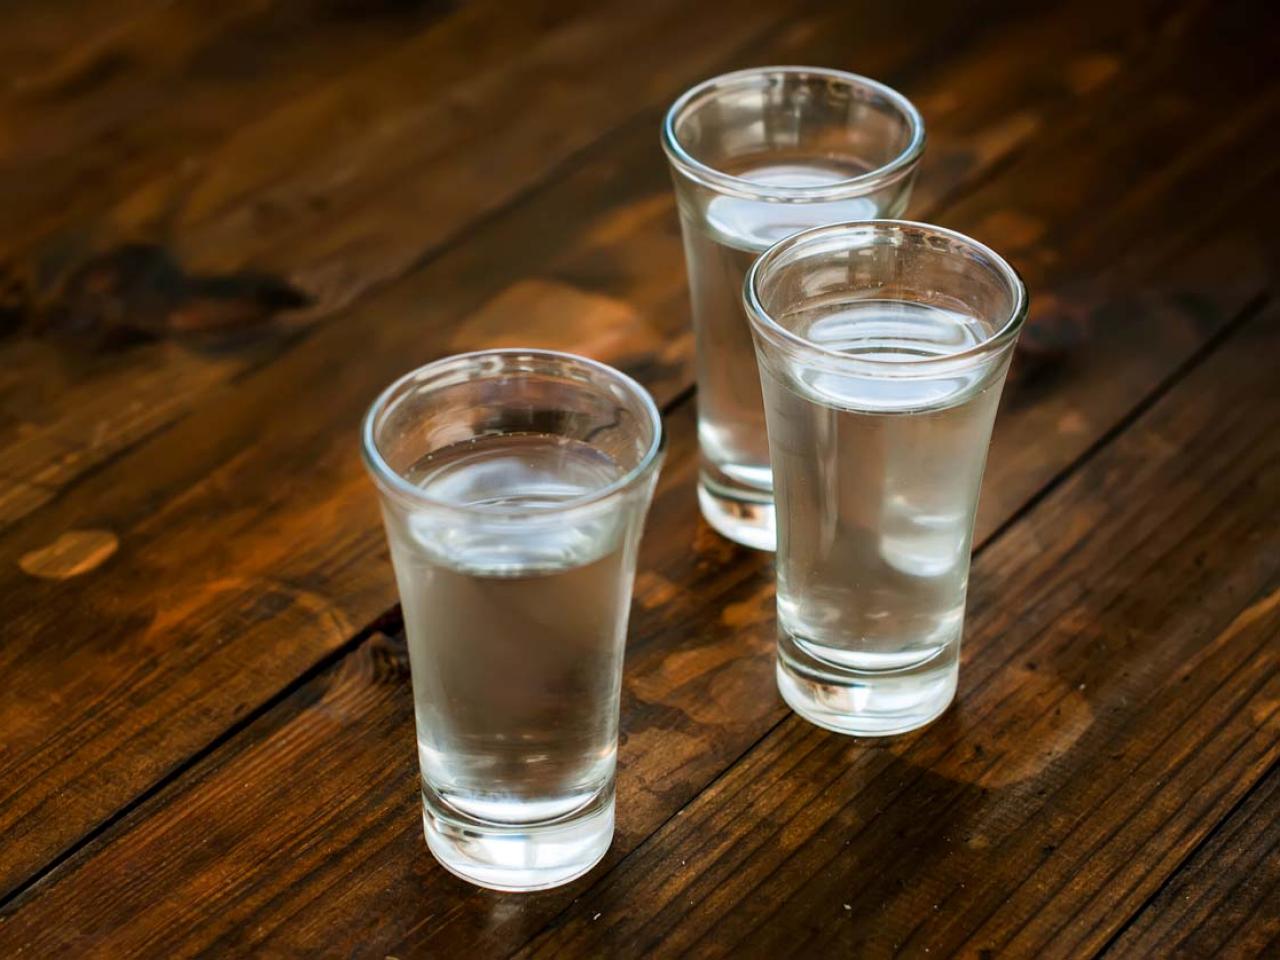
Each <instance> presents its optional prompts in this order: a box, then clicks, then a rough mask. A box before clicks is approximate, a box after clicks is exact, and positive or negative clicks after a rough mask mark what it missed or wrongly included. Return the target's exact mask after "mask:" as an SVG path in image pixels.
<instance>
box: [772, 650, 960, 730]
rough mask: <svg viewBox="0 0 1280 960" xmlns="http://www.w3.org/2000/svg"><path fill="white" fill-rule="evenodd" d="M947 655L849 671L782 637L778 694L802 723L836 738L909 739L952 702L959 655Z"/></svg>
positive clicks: (957, 674) (951, 653)
mask: <svg viewBox="0 0 1280 960" xmlns="http://www.w3.org/2000/svg"><path fill="white" fill-rule="evenodd" d="M956 646H957V647H958V644H957V645H956ZM948 653H949V654H950V655H948V656H934V657H930V658H928V660H927V661H925V662H924V663H922V664H920V665H919V666H917V667H907V668H903V669H897V670H884V671H864V670H852V669H848V668H844V667H840V666H837V665H835V664H832V663H829V662H827V661H824V660H819V659H817V658H816V657H814V656H812V655H810V654H809V653H808V652H807V651H806V650H804V649H803V648H802V647H800V646H799V645H797V643H796V642H795V640H794V639H793V638H792V637H790V636H789V635H787V634H786V632H785V631H781V632H780V635H779V638H778V669H777V676H778V692H779V693H781V694H782V699H783V700H785V701H786V703H787V706H789V707H790V708H791V709H792V710H794V711H795V712H796V713H798V714H799V715H800V716H802V717H804V719H806V720H808V721H809V722H810V723H813V724H816V725H818V726H820V727H824V728H826V729H827V730H834V731H835V732H836V733H844V734H849V735H850V736H857V737H888V736H892V735H894V734H899V733H907V732H909V731H911V730H918V729H919V728H920V727H923V726H925V725H926V724H927V723H929V722H931V721H933V720H935V719H937V718H938V717H939V716H941V715H942V714H943V713H944V712H945V711H946V709H947V707H948V706H950V705H951V701H952V700H953V699H954V698H955V694H956V682H957V680H958V678H959V675H960V662H959V658H958V656H956V654H957V653H958V649H956V650H952V651H948Z"/></svg>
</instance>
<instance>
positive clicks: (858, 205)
mask: <svg viewBox="0 0 1280 960" xmlns="http://www.w3.org/2000/svg"><path fill="white" fill-rule="evenodd" d="M727 172H730V173H733V174H734V175H735V176H738V177H742V178H744V179H748V180H752V181H754V182H756V183H759V184H761V185H762V186H815V185H821V184H828V183H834V182H837V181H840V180H847V179H849V178H850V177H854V176H858V175H860V174H862V173H865V172H866V167H865V166H864V165H861V164H857V163H854V162H848V163H841V162H838V161H833V160H831V159H827V158H822V159H816V158H798V159H790V160H788V162H786V163H777V162H772V163H768V164H756V165H747V166H742V167H739V168H737V169H733V170H729V171H727ZM905 200H906V194H905V190H903V189H901V188H899V189H898V190H897V191H896V192H894V193H893V194H892V195H886V194H878V195H876V196H863V197H852V198H845V199H841V200H835V201H829V202H823V203H799V202H786V203H776V202H767V201H763V200H754V199H750V198H744V197H735V196H724V195H717V196H713V197H711V198H710V200H709V201H708V202H707V203H706V205H705V207H702V208H700V209H698V208H695V209H686V208H685V207H684V206H682V215H683V217H684V237H685V259H686V263H687V265H688V271H689V286H690V295H691V298H692V302H693V317H694V333H695V338H696V346H697V378H698V394H697V396H698V438H699V443H700V446H701V449H702V456H703V478H704V483H706V484H708V485H709V486H711V487H712V488H714V489H715V490H716V491H717V493H719V494H721V495H724V496H728V497H730V498H733V497H735V496H736V497H740V498H742V499H747V500H749V499H753V498H754V499H759V498H761V497H763V498H765V499H766V500H767V499H768V496H769V494H770V492H771V491H772V489H773V483H772V476H771V472H770V469H769V450H768V441H767V439H766V435H765V420H764V405H763V402H762V400H761V396H760V380H759V376H758V374H757V371H756V359H755V347H754V345H753V343H752V339H751V330H750V326H749V325H748V321H747V318H746V314H745V312H744V311H743V307H742V285H743V281H744V279H745V278H746V274H747V270H748V268H749V267H750V266H751V264H752V263H753V262H754V260H755V259H756V257H757V256H759V255H760V253H762V252H763V251H764V250H766V249H768V248H769V247H770V246H772V245H773V244H774V243H775V242H776V241H778V240H781V239H782V238H783V237H787V236H790V235H791V234H793V233H795V232H797V231H799V230H804V229H807V228H809V227H814V226H820V225H822V224H827V223H834V222H837V221H841V220H862V219H867V218H870V217H876V216H896V215H897V214H899V213H900V212H901V208H902V206H904V205H905Z"/></svg>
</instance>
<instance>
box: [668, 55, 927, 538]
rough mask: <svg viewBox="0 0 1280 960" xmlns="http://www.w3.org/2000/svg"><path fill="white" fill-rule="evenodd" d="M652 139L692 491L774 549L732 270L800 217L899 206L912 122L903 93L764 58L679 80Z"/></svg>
mask: <svg viewBox="0 0 1280 960" xmlns="http://www.w3.org/2000/svg"><path fill="white" fill-rule="evenodd" d="M662 142H663V147H664V149H665V150H666V153H667V157H668V159H669V160H670V161H671V171H672V179H673V181H674V183H675V191H676V199H677V201H678V206H679V210H680V225H681V229H682V230H683V233H684V248H685V261H686V265H687V267H688V273H689V291H690V296H691V299H692V301H693V323H694V336H695V341H696V348H697V349H696V353H697V358H696V362H697V380H698V442H699V445H700V447H701V451H702V468H701V475H700V482H699V485H698V502H699V504H700V505H701V508H702V513H703V516H705V517H706V519H707V522H708V523H710V524H711V526H713V527H714V528H715V529H716V530H718V531H719V532H720V533H722V534H724V535H725V536H726V537H728V538H729V539H731V540H734V541H736V542H738V543H741V544H745V545H746V546H749V547H755V548H757V549H762V550H772V549H773V548H774V516H773V481H772V477H771V475H770V470H769V449H768V444H767V442H766V440H765V427H764V408H763V404H762V402H761V399H760V382H759V378H758V377H757V375H756V369H755V351H754V350H753V348H752V346H751V334H750V330H749V327H748V325H747V321H746V318H745V317H744V316H743V314H742V282H743V278H744V277H745V276H746V273H747V268H748V267H750V266H751V263H752V261H754V260H755V258H756V257H757V256H759V254H760V253H762V252H763V251H764V250H766V249H768V248H769V247H770V246H771V245H772V244H773V243H775V242H776V241H778V240H780V239H782V238H783V237H785V236H788V235H789V234H792V233H795V232H796V231H798V230H803V229H805V228H807V227H814V226H819V225H821V224H826V223H835V222H838V221H843V220H859V219H867V218H871V217H882V216H883V217H896V216H901V215H902V213H903V211H904V210H905V209H906V205H907V199H908V196H909V194H910V192H911V184H912V181H913V180H914V179H915V172H916V166H917V164H918V163H919V160H920V155H921V153H922V152H923V150H924V123H923V121H922V120H921V119H920V114H919V113H918V112H917V110H916V109H915V107H913V106H912V105H911V102H910V101H909V100H907V99H906V97H904V96H902V95H901V94H899V93H897V92H896V91H894V90H891V89H890V88H888V87H886V86H884V85H883V84H880V83H876V82H875V81H874V80H868V79H866V78H865V77H859V76H857V75H855V74H852V73H844V72H842V71H839V70H826V69H820V68H816V67H762V68H759V69H754V70H743V71H740V72H738V73H728V74H725V75H724V76H720V77H716V78H714V79H712V80H708V81H706V82H705V83H702V84H700V85H699V86H696V87H694V88H693V89H691V90H689V91H688V92H687V93H685V94H684V95H683V96H682V97H680V99H678V100H677V101H676V102H675V103H674V104H673V105H672V107H671V109H670V110H669V111H668V113H667V117H666V122H665V124H664V125H663V138H662Z"/></svg>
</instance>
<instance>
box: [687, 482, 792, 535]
mask: <svg viewBox="0 0 1280 960" xmlns="http://www.w3.org/2000/svg"><path fill="white" fill-rule="evenodd" d="M698 506H699V507H700V508H701V510H702V516H703V517H704V518H705V519H706V521H707V523H709V524H710V525H711V527H712V529H714V530H715V531H716V532H717V533H719V534H720V535H721V536H723V537H728V538H729V539H730V540H732V541H733V542H734V543H740V544H742V545H743V546H744V547H750V548H751V549H753V550H768V551H773V550H776V549H777V533H776V528H775V526H774V522H775V521H774V509H773V500H772V499H771V498H770V497H769V495H768V494H763V493H760V492H759V491H755V490H748V489H747V488H743V489H742V490H732V489H730V488H728V487H726V486H725V485H723V484H719V483H710V482H708V479H707V477H706V475H705V474H704V475H703V477H702V478H701V479H700V480H699V482H698Z"/></svg>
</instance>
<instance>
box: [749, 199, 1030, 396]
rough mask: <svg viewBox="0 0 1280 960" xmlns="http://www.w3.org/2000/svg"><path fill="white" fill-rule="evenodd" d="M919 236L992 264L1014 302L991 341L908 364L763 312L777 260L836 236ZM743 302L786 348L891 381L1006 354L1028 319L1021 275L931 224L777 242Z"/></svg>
mask: <svg viewBox="0 0 1280 960" xmlns="http://www.w3.org/2000/svg"><path fill="white" fill-rule="evenodd" d="M903 230H906V231H918V232H920V233H923V234H926V235H928V236H932V237H940V238H943V239H946V240H948V241H951V242H952V243H955V244H957V245H959V246H961V247H964V248H967V249H968V250H969V251H971V252H973V253H977V254H979V255H980V256H981V257H983V258H984V259H986V260H987V261H989V262H990V264H991V266H992V267H993V268H994V270H995V272H996V273H997V274H998V275H999V277H1000V278H1001V279H1002V280H1003V281H1004V282H1005V284H1006V285H1007V287H1008V289H1009V291H1010V294H1011V298H1012V300H1013V303H1012V305H1011V306H1010V309H1009V315H1008V316H1007V317H1005V318H1004V319H1003V321H1002V322H1001V323H1000V324H999V326H997V327H996V329H995V330H994V331H993V332H992V334H991V335H990V336H989V337H986V338H985V339H984V340H982V341H981V342H980V343H976V344H974V345H973V346H971V347H968V348H967V349H965V350H960V351H958V352H956V353H949V354H945V355H943V356H937V357H912V358H908V359H905V360H885V359H879V358H876V357H873V356H852V355H850V354H848V353H844V352H843V351H840V350H834V349H832V348H830V347H826V346H823V345H822V344H819V343H815V342H814V341H812V340H810V339H808V338H807V337H803V336H801V335H800V334H798V333H796V332H794V331H792V330H788V329H787V328H786V327H784V326H783V325H782V324H781V323H779V322H778V321H777V320H776V319H774V317H773V316H772V315H771V314H770V313H769V311H768V310H767V309H765V306H764V303H763V302H762V299H761V297H760V281H761V277H762V276H764V274H765V272H766V271H767V270H768V269H769V267H771V266H772V265H773V264H774V262H775V261H777V260H778V258H779V257H782V256H784V255H785V254H787V253H788V252H790V251H792V250H794V249H796V248H797V247H803V246H808V245H814V246H818V245H821V244H822V243H823V241H829V240H830V239H831V238H833V237H839V236H846V235H849V234H853V233H870V234H876V233H886V232H890V231H903ZM742 300H743V305H744V307H745V308H746V312H747V316H748V317H749V318H750V321H751V325H752V327H753V328H754V329H755V330H758V331H759V332H761V333H763V334H764V335H765V336H767V337H769V338H771V339H773V340H775V341H778V342H781V343H782V344H784V345H786V346H790V347H792V348H795V349H798V350H801V351H804V352H806V353H810V354H814V355H817V356H819V357H822V358H824V359H826V360H829V361H832V362H834V363H836V364H838V365H840V366H842V367H845V368H852V369H858V368H861V369H863V370H866V371H874V374H875V375H877V376H886V375H887V376H892V375H893V374H894V373H899V374H901V375H903V376H914V375H919V374H924V375H928V374H929V373H932V372H935V371H939V370H944V369H951V368H953V367H955V366H957V365H963V364H966V363H968V362H970V361H973V360H976V359H980V358H982V357H984V356H987V355H988V354H991V353H994V352H996V351H998V350H1000V349H1002V348H1003V347H1004V346H1005V344H1007V343H1008V342H1009V341H1011V340H1013V339H1014V338H1015V337H1017V335H1018V332H1019V331H1020V330H1021V329H1022V325H1023V323H1024V322H1026V319H1027V306H1028V298H1027V287H1026V284H1025V283H1024V282H1023V280H1022V276H1021V275H1020V274H1019V273H1018V271H1017V270H1015V269H1014V268H1013V266H1012V265H1011V264H1010V263H1009V261H1007V260H1005V258H1004V257H1002V256H1000V254H998V253H996V252H995V251H994V250H992V249H991V248H990V247H988V246H987V245H986V244H985V243H981V242H979V241H977V240H974V239H973V238H972V237H970V236H967V235H965V234H963V233H960V232H959V231H958V230H952V229H950V228H948V227H939V226H937V225H936V224H932V223H922V222H920V221H916V220H849V221H845V222H843V223H829V224H824V225H822V226H819V227H811V228H809V229H807V230H801V231H799V232H797V233H793V234H791V235H790V236H788V237H784V238H783V239H781V240H779V241H778V242H777V243H775V244H774V245H773V246H771V247H770V248H769V249H768V250H766V251H765V252H764V253H762V254H760V256H759V257H757V258H756V259H755V261H754V262H753V263H752V264H751V267H750V268H749V269H748V270H747V275H746V279H745V280H744V282H743V287H742Z"/></svg>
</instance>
